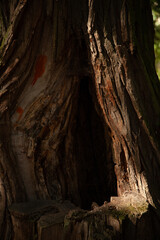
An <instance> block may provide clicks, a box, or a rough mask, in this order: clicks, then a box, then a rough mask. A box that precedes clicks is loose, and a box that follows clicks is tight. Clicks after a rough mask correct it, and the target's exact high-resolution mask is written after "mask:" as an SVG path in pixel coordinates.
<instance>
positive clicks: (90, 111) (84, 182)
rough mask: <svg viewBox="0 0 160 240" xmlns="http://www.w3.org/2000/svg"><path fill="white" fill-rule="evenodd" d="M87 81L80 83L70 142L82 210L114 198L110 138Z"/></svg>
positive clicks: (114, 177) (114, 187)
mask: <svg viewBox="0 0 160 240" xmlns="http://www.w3.org/2000/svg"><path fill="white" fill-rule="evenodd" d="M89 81H90V79H89V78H88V77H84V78H83V79H82V80H81V82H80V88H79V99H78V109H77V114H76V129H75V131H74V142H73V147H74V152H75V156H74V159H75V161H76V169H77V180H78V192H79V197H80V202H81V207H82V208H84V209H88V208H90V207H91V204H92V202H96V203H98V204H99V205H101V204H103V202H104V201H106V200H109V199H110V196H113V195H117V186H116V176H115V173H114V165H113V161H112V150H111V138H110V137H109V135H106V131H105V129H104V124H103V121H102V120H101V118H100V117H99V115H98V114H97V111H96V109H95V106H94V103H93V100H92V96H91V94H90V92H89V84H90V82H89ZM106 136H107V137H106Z"/></svg>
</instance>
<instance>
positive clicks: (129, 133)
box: [0, 0, 160, 239]
mask: <svg viewBox="0 0 160 240" xmlns="http://www.w3.org/2000/svg"><path fill="white" fill-rule="evenodd" d="M0 19H1V23H0V41H1V47H0V53H1V67H0V173H1V174H0V181H1V185H0V191H1V202H0V204H1V212H2V214H0V234H1V235H0V236H1V239H11V238H13V239H15V237H14V236H16V234H17V233H15V231H16V230H15V228H14V226H13V225H14V224H13V222H14V221H13V216H12V215H14V214H13V213H12V212H10V211H9V209H10V208H9V207H10V206H11V205H12V204H15V203H19V202H23V203H25V202H26V204H27V202H35V201H37V200H44V201H47V200H48V199H52V200H55V201H58V202H60V201H64V200H66V199H67V200H70V201H71V202H72V203H74V204H75V205H77V206H79V207H82V208H85V209H87V208H90V206H91V203H92V202H97V203H98V204H100V205H101V204H102V203H103V202H104V201H105V200H107V201H108V200H109V199H110V197H111V196H116V195H118V196H123V195H124V194H125V193H126V192H135V193H137V194H140V195H142V196H143V198H145V199H146V201H148V202H149V203H150V204H151V205H152V206H156V208H157V213H158V212H159V199H160V192H159V187H160V186H159V184H160V171H159V170H160V152H159V148H160V146H159V142H160V96H159V92H160V84H159V81H158V78H157V75H156V72H155V67H154V49H153V24H152V15H151V9H150V2H149V0H140V1H138V0H136V1H135V0H134V1H133V0H128V1H125V0H124V1H122V0H114V1H109V0H107V1H106V0H104V1H103V0H101V1H98V0H89V1H85V0H83V1H74V0H70V1H67V0H65V1H62V0H54V1H52V0H47V1H45V2H44V1H42V0H40V1H37V0H32V1H31V0H21V1H16V0H10V1H1V2H0ZM40 215H43V211H41V214H40ZM4 226H5V227H4Z"/></svg>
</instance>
